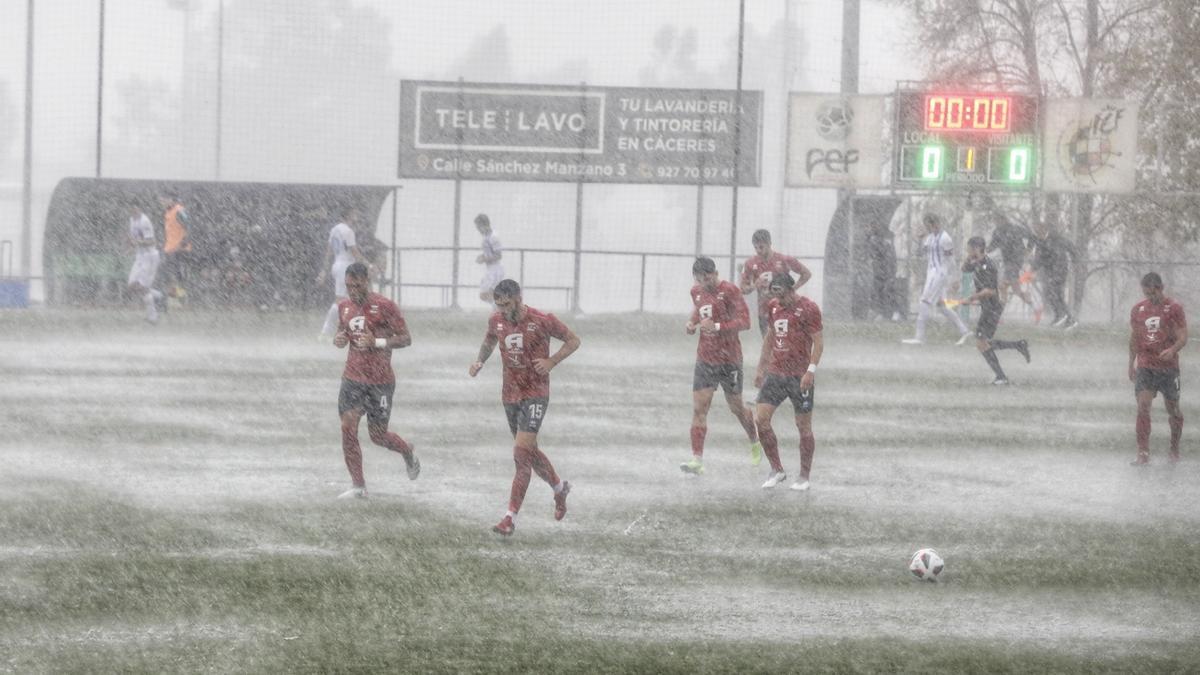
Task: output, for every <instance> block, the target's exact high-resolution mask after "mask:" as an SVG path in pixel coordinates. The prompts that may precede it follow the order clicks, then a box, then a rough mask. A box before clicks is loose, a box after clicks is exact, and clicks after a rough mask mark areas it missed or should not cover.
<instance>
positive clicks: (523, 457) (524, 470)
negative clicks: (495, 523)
mask: <svg viewBox="0 0 1200 675" xmlns="http://www.w3.org/2000/svg"><path fill="white" fill-rule="evenodd" d="M513 462H514V463H515V464H516V465H517V472H516V474H514V475H513V482H512V492H511V493H510V494H509V497H508V510H509V511H512V512H513V513H516V512H518V511H520V510H521V503H522V502H524V501H525V492H526V491H528V490H529V478H530V475H531V472H532V470H533V461H532V458H531V457H530V452H529V448H525V447H522V446H520V445H517V446H514V447H513Z"/></svg>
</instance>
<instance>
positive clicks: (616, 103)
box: [398, 80, 762, 186]
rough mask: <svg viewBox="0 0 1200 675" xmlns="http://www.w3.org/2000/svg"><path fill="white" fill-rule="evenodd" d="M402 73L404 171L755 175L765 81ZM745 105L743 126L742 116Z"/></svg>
mask: <svg viewBox="0 0 1200 675" xmlns="http://www.w3.org/2000/svg"><path fill="white" fill-rule="evenodd" d="M738 102H739V97H738V95H737V92H735V91H727V90H717V89H649V88H624V87H582V86H580V87H569V86H552V85H526V84H482V83H469V82H432V81H416V80H405V81H402V82H401V83H400V161H399V170H398V172H399V176H400V177H401V178H440V179H451V180H452V179H465V180H514V181H558V182H572V183H573V182H580V181H582V182H594V183H666V184H679V185H735V184H736V185H742V186H756V185H758V184H759V181H760V175H759V156H760V152H759V148H760V145H761V139H760V135H759V130H760V129H761V127H762V93H761V92H757V91H743V92H741V96H740V104H741V115H740V116H739V115H738V113H737V109H738ZM739 117H740V126H739Z"/></svg>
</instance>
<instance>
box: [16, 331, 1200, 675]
mask: <svg viewBox="0 0 1200 675" xmlns="http://www.w3.org/2000/svg"><path fill="white" fill-rule="evenodd" d="M408 318H409V321H410V324H411V327H412V330H413V334H414V345H413V347H412V348H410V349H406V350H401V351H398V352H396V354H395V356H394V357H393V365H394V366H395V367H396V370H397V374H398V378H399V381H400V385H399V386H398V388H397V392H396V396H395V404H394V406H393V414H392V428H393V429H394V430H395V431H397V432H398V433H400V434H401V435H402V436H404V437H405V438H407V439H409V440H411V441H413V442H415V443H416V445H417V452H418V454H419V456H420V458H421V461H422V466H423V473H422V475H421V477H420V479H419V480H417V481H415V482H410V481H408V480H407V478H406V477H405V475H404V464H403V462H402V461H401V460H400V458H399V457H398V456H396V455H394V454H392V453H388V452H387V451H385V450H383V449H380V448H376V447H374V446H371V445H370V443H369V442H368V441H367V440H366V433H365V431H364V432H363V433H362V439H363V441H364V448H363V451H364V463H365V470H366V476H367V481H368V486H369V488H370V490H371V499H370V500H368V501H366V502H350V503H347V502H344V501H338V500H335V499H334V497H335V496H336V495H337V494H338V493H339V492H340V491H341V490H343V489H345V487H347V485H348V477H347V474H346V470H345V467H344V465H343V463H342V459H341V448H340V437H339V433H338V426H337V415H336V398H337V390H338V382H339V380H338V378H339V376H340V372H341V366H342V363H343V359H344V352H341V351H339V350H336V349H334V348H333V347H331V346H328V345H318V344H316V343H315V342H314V341H313V339H312V337H313V336H312V333H315V327H316V326H317V324H318V323H319V319H320V317H319V316H307V317H304V316H290V315H268V316H258V315H255V314H253V313H246V314H238V315H233V316H227V317H217V316H215V315H207V314H198V313H191V314H189V313H185V312H176V313H172V314H170V315H168V316H167V317H166V320H165V321H164V323H163V324H162V325H160V326H158V327H157V328H151V327H148V326H144V325H141V324H140V323H138V321H139V319H138V317H137V314H136V313H135V312H134V311H133V310H128V311H120V312H116V313H111V312H100V311H78V310H76V311H58V310H44V311H27V312H5V313H0V372H2V373H3V385H2V386H0V429H2V430H3V433H2V434H0V466H3V471H2V472H0V670H9V671H13V672H46V671H76V672H81V671H86V672H118V671H119V672H127V671H145V672H196V671H215V672H263V671H274V672H295V671H300V672H304V671H352V670H366V671H394V672H481V671H515V672H570V671H577V672H800V671H837V672H852V671H859V672H874V671H887V672H895V671H906V672H955V673H957V672H968V671H986V672H1009V671H1011V672H1030V671H1034V672H1040V671H1053V672H1097V671H1113V672H1187V671H1196V670H1200V647H1198V646H1197V641H1196V639H1195V638H1196V636H1197V635H1200V541H1198V539H1197V536H1196V532H1198V531H1200V452H1197V447H1196V445H1195V443H1194V442H1191V441H1189V438H1194V437H1195V432H1194V431H1193V429H1194V428H1195V427H1194V425H1195V424H1196V422H1194V421H1193V420H1197V419H1200V416H1197V415H1196V414H1195V412H1196V404H1195V402H1194V401H1193V400H1191V399H1192V397H1191V396H1190V394H1189V389H1188V387H1189V385H1188V383H1189V382H1193V381H1196V380H1195V375H1196V373H1197V369H1196V362H1197V359H1196V358H1195V354H1194V351H1195V350H1191V349H1189V350H1187V352H1188V353H1185V354H1184V372H1183V379H1184V399H1183V403H1184V414H1185V417H1186V418H1187V419H1188V423H1189V425H1192V426H1189V427H1188V428H1185V432H1184V434H1185V436H1184V439H1185V440H1184V461H1183V462H1182V463H1181V464H1179V465H1178V466H1175V467H1169V466H1167V465H1166V463H1165V461H1163V460H1164V459H1165V448H1166V438H1167V425H1166V420H1165V413H1164V412H1163V409H1162V405H1161V402H1158V401H1156V406H1155V409H1154V435H1153V437H1152V445H1153V458H1154V460H1155V464H1154V465H1152V466H1151V467H1149V468H1148V469H1142V470H1139V469H1134V468H1131V467H1129V466H1128V465H1127V462H1128V461H1129V460H1130V459H1132V456H1133V416H1134V404H1133V395H1132V386H1131V385H1130V384H1129V383H1128V381H1127V380H1126V379H1125V375H1124V370H1125V359H1126V351H1125V350H1126V342H1125V340H1126V336H1125V335H1124V334H1123V333H1121V332H1119V331H1116V330H1113V331H1105V330H1101V329H1093V330H1091V331H1089V332H1082V333H1079V334H1074V335H1069V336H1068V335H1064V334H1062V333H1060V332H1056V331H1051V330H1048V329H1036V328H1033V327H1030V326H1023V325H1020V324H1013V325H1005V326H1003V327H1002V328H1001V331H1000V332H1001V336H1002V337H1015V336H1017V334H1018V333H1024V334H1025V336H1026V337H1028V338H1029V339H1030V342H1031V344H1032V349H1033V358H1034V361H1033V363H1032V364H1030V365H1026V364H1024V363H1023V362H1021V361H1022V360H1021V359H1020V358H1019V357H1018V356H1017V355H1016V354H1015V353H1012V352H1003V353H1002V354H1001V359H1002V362H1003V363H1004V366H1005V368H1006V369H1007V370H1008V373H1009V376H1010V378H1011V379H1012V380H1013V381H1014V385H1013V386H1011V387H1009V388H994V387H991V386H990V385H988V382H990V380H991V374H990V371H989V370H988V369H987V367H986V365H985V364H984V362H983V360H982V359H981V358H979V356H978V354H977V353H975V351H974V350H973V349H971V348H969V347H961V348H955V347H953V346H951V343H952V338H949V337H947V336H944V335H943V336H940V337H938V336H935V338H934V339H933V340H931V343H930V344H929V345H927V346H925V347H923V348H902V347H901V346H900V345H899V344H898V340H899V338H900V337H904V336H906V335H907V334H908V331H909V330H910V327H908V326H902V327H901V326H890V325H887V326H882V325H856V326H836V325H833V326H828V327H827V328H826V344H827V347H826V355H825V359H824V361H823V363H822V367H821V371H820V374H819V376H818V384H817V394H816V406H817V407H816V411H815V413H814V429H815V433H816V438H817V452H816V461H815V465H814V470H813V489H812V491H811V492H810V493H807V494H797V493H792V492H790V491H788V490H786V488H777V489H776V490H773V491H769V492H767V491H763V490H761V489H760V488H759V485H760V484H761V482H762V480H763V478H764V476H765V472H766V463H765V462H764V463H763V465H762V466H760V467H757V468H756V467H752V466H750V464H749V456H748V452H747V444H746V442H745V438H744V436H743V434H742V432H741V429H740V427H739V426H738V424H737V423H736V421H735V420H733V418H732V416H731V415H729V412H728V411H727V410H726V409H725V407H724V405H723V403H722V402H721V399H720V396H719V395H718V397H717V400H716V401H714V406H713V410H712V411H711V413H710V416H709V434H708V442H707V449H706V464H707V469H708V470H707V472H706V474H705V475H704V476H702V477H700V478H689V477H685V476H683V475H681V474H680V472H679V470H678V464H679V463H680V462H681V461H683V460H685V459H686V458H687V457H688V455H689V445H688V426H689V424H690V417H691V393H690V390H691V386H690V385H691V372H692V363H693V360H694V340H695V338H694V337H693V338H689V337H688V336H686V335H684V334H683V330H682V323H683V321H684V317H683V316H679V317H655V316H617V317H611V316H585V317H579V318H571V317H565V318H566V320H567V323H568V324H569V325H571V326H572V328H574V329H575V330H576V332H577V333H578V334H579V335H580V336H581V337H582V339H583V346H582V348H581V349H580V351H579V352H577V353H576V355H575V356H573V357H572V358H571V359H569V360H568V361H566V362H564V363H563V364H562V365H561V366H560V367H559V368H558V369H556V370H555V371H554V375H553V377H552V380H553V391H552V398H551V404H550V408H549V411H548V414H547V421H546V423H545V426H544V427H543V430H542V433H541V443H542V447H543V449H544V450H545V451H546V452H547V454H548V455H549V456H550V458H551V459H552V460H553V461H554V463H555V465H556V468H557V469H558V470H559V473H560V474H562V476H563V477H565V478H568V479H569V480H571V482H572V484H573V490H572V493H571V497H570V512H569V514H568V516H567V518H566V520H564V521H562V522H555V521H554V520H553V516H552V511H553V502H552V500H551V493H550V490H549V488H548V487H547V486H545V485H544V484H542V483H540V482H539V481H538V480H537V479H536V477H535V479H534V482H533V483H532V484H531V487H530V491H529V496H528V497H527V499H526V502H525V508H524V509H523V510H522V513H521V517H520V518H519V519H518V523H517V532H516V534H515V536H514V537H512V538H511V539H506V540H501V539H499V538H498V537H497V536H496V535H494V534H492V533H491V531H490V526H491V525H492V524H493V523H494V522H495V521H496V520H498V519H499V517H500V516H501V515H502V514H503V511H504V508H505V505H506V502H507V496H508V488H509V483H510V480H511V477H512V460H511V445H512V443H511V438H510V437H509V436H508V431H507V426H506V423H505V422H504V417H503V411H502V409H501V406H500V403H499V368H498V365H499V364H498V362H496V361H495V360H493V362H491V363H489V364H488V366H487V367H486V368H485V370H484V372H483V373H481V375H480V376H479V377H478V378H476V379H474V380H473V379H471V378H469V377H468V376H467V373H466V370H467V366H468V364H469V363H470V361H471V360H473V358H474V355H475V353H476V351H477V349H478V345H479V342H480V340H481V338H482V335H483V329H484V325H483V324H484V315H483V314H482V313H466V314H463V313H459V314H449V313H434V312H414V313H411V314H410V315H409V317H408ZM743 335H744V338H743V344H744V346H745V349H746V354H747V357H746V364H747V370H748V371H749V372H752V370H753V365H754V362H755V359H756V358H757V353H758V352H757V350H758V345H759V341H758V338H757V336H755V335H752V334H751V333H744V334H743ZM939 340H940V341H939ZM753 393H754V392H753V391H752V390H748V391H747V392H746V398H747V399H751V398H752V397H753ZM775 427H776V432H777V434H778V436H779V438H780V444H781V451H782V454H783V458H784V464H785V466H786V467H787V468H788V469H789V470H791V471H795V470H796V469H798V466H799V454H798V449H797V441H798V439H797V433H796V429H795V426H794V425H793V424H792V422H791V414H790V408H789V407H788V406H787V404H785V406H784V407H783V408H781V409H780V411H779V412H778V413H777V415H776V418H775ZM924 546H930V547H934V548H936V549H938V551H939V552H940V553H941V554H942V555H943V557H944V558H945V559H946V561H947V570H946V572H945V574H944V575H943V579H942V581H941V582H940V583H938V584H927V583H921V582H918V581H916V580H915V579H913V578H912V577H911V576H910V575H909V574H908V572H907V570H906V564H907V560H908V557H909V556H910V555H911V553H912V552H913V551H915V550H916V549H917V548H921V547H924Z"/></svg>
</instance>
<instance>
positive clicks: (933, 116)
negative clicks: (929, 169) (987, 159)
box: [924, 94, 1012, 132]
mask: <svg viewBox="0 0 1200 675" xmlns="http://www.w3.org/2000/svg"><path fill="white" fill-rule="evenodd" d="M1011 105H1012V99H1011V97H1008V96H970V95H966V96H948V95H943V94H933V95H927V96H926V97H925V115H924V119H925V124H924V129H925V131H980V132H1004V131H1008V130H1009V126H1010V124H1009V111H1010V110H1011V109H1012V107H1011Z"/></svg>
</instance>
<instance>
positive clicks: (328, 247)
mask: <svg viewBox="0 0 1200 675" xmlns="http://www.w3.org/2000/svg"><path fill="white" fill-rule="evenodd" d="M332 264H333V242H326V244H325V255H324V256H322V257H321V269H319V270H317V283H318V284H319V283H321V282H322V281H325V275H326V274H327V273H328V272H329V267H330V265H332Z"/></svg>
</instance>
